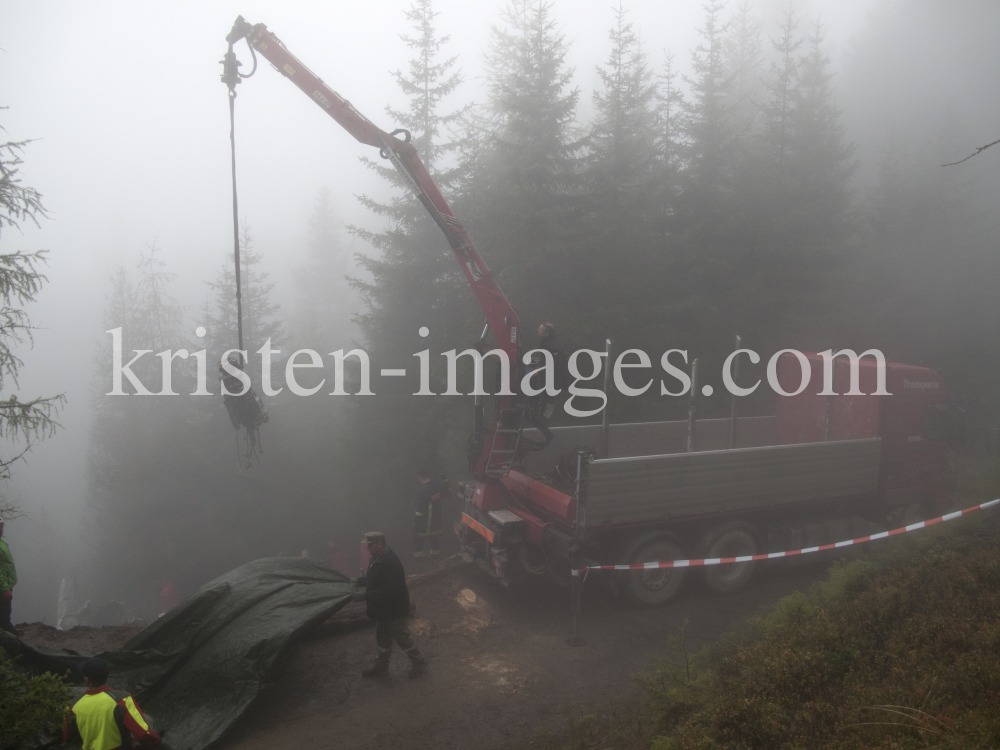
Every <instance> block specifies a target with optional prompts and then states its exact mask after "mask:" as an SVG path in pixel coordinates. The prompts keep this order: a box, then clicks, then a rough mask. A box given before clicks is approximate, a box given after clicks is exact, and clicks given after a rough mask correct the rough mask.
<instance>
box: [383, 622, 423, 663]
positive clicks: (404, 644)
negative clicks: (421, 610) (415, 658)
mask: <svg viewBox="0 0 1000 750" xmlns="http://www.w3.org/2000/svg"><path fill="white" fill-rule="evenodd" d="M393 641H395V642H396V643H398V644H399V647H400V648H401V649H403V651H405V652H406V653H407V654H409V653H410V652H412V651H414V650H416V646H417V644H416V642H415V641H414V640H413V636H412V635H410V626H409V625H408V624H407V622H406V618H405V617H400V618H399V619H398V620H376V621H375V644H376V645H377V646H378V650H379V653H380V654H382V653H388V652H389V651H391V650H392V642H393Z"/></svg>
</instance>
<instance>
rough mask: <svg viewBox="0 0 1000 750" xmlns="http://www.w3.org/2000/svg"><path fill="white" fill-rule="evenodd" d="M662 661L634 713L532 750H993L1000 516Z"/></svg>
mask: <svg viewBox="0 0 1000 750" xmlns="http://www.w3.org/2000/svg"><path fill="white" fill-rule="evenodd" d="M958 471H959V473H960V474H961V471H962V467H959V468H958ZM991 489H992V488H991ZM994 496H995V495H994ZM672 645H673V652H674V654H673V655H674V657H675V658H672V659H666V660H664V661H663V662H661V663H659V664H657V665H656V666H655V667H654V668H653V669H651V670H649V671H647V672H645V673H642V674H640V675H638V676H637V679H638V680H639V682H640V683H641V684H642V685H643V687H644V688H645V690H644V698H643V700H642V701H641V702H639V703H638V704H633V705H630V706H619V707H614V709H613V710H601V711H598V712H596V713H592V714H588V715H581V714H582V711H580V710H578V711H577V713H576V714H574V715H572V716H571V720H570V725H569V726H568V727H567V731H566V732H565V733H564V734H562V735H560V736H558V737H553V736H547V737H540V738H539V741H536V742H535V743H534V746H535V747H538V746H541V747H543V748H553V749H555V748H559V749H560V750H570V749H571V748H572V749H573V750H576V749H577V748H597V749H598V750H603V749H605V748H608V749H610V748H621V749H623V750H624V749H628V750H632V749H633V748H649V749H650V750H723V749H725V750H742V749H746V750H758V749H759V750H772V749H775V750H777V749H779V748H781V749H786V748H787V749H788V750H792V749H798V748H815V749H817V750H825V749H830V750H833V749H834V748H836V749H837V750H878V749H881V748H885V749H886V750H889V749H890V748H892V749H893V750H907V749H908V748H942V749H944V750H947V749H949V748H976V749H982V750H986V749H987V748H993V749H995V750H1000V511H998V510H996V509H991V510H989V511H985V512H983V513H982V514H976V515H974V516H970V517H969V518H965V519H961V520H958V521H954V522H952V523H949V524H945V525H943V526H938V527H934V528H931V529H927V530H924V531H921V532H918V533H916V534H912V535H906V536H903V537H897V538H895V539H893V540H891V541H889V542H886V543H883V547H882V549H881V550H878V551H876V552H874V553H873V554H872V555H870V556H868V557H867V558H865V559H860V560H855V561H853V562H849V563H839V564H836V565H835V566H834V567H833V568H832V570H831V572H830V575H829V577H828V580H826V581H825V582H822V583H820V584H817V585H816V586H814V587H813V588H812V589H811V590H810V592H809V593H808V594H802V593H797V594H794V595H792V596H789V597H786V598H784V599H782V600H781V601H780V602H779V603H778V605H777V606H776V607H775V609H774V611H773V612H771V613H770V614H769V615H767V616H764V617H761V618H756V619H752V620H749V621H747V622H745V623H744V624H743V625H742V626H741V627H740V629H739V631H738V632H736V633H734V634H731V635H730V636H727V637H726V638H724V639H722V641H720V642H719V643H717V644H714V645H712V646H710V647H707V648H706V649H704V650H702V651H701V652H699V653H698V654H696V655H690V654H688V653H687V651H686V648H685V645H684V637H683V633H681V634H679V635H678V638H677V639H675V641H674V643H673V644H672ZM571 713H572V712H571Z"/></svg>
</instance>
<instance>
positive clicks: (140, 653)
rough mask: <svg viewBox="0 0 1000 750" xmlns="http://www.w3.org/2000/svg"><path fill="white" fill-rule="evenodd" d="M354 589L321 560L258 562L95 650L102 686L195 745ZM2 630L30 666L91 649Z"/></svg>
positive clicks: (71, 661) (188, 748) (71, 660)
mask: <svg viewBox="0 0 1000 750" xmlns="http://www.w3.org/2000/svg"><path fill="white" fill-rule="evenodd" d="M355 590H356V587H355V585H354V583H352V582H351V580H350V579H349V578H347V577H346V576H344V575H342V574H340V573H338V572H337V571H335V570H333V569H332V568H330V567H329V566H327V565H324V564H323V563H318V562H315V561H312V560H309V559H305V558H286V557H270V558H264V559H262V560H255V561H253V562H251V563H247V564H246V565H243V566H242V567H239V568H237V569H236V570H233V571H230V572H229V573H226V574H225V575H223V576H220V577H219V578H216V579H215V580H214V581H212V582H210V583H208V584H206V585H204V586H202V587H201V588H200V589H199V590H198V591H197V592H195V593H194V594H193V595H192V596H190V597H189V598H187V599H185V600H184V601H183V602H181V604H179V605H178V606H177V607H175V608H174V609H172V610H170V612H168V613H167V614H166V615H164V616H163V617H161V618H160V619H159V620H157V621H156V622H155V623H153V624H152V625H150V626H149V627H148V628H146V629H145V630H143V631H142V632H140V633H138V634H137V635H136V636H135V637H133V638H132V639H131V640H130V641H129V642H128V643H126V644H125V645H124V646H123V647H122V650H121V651H112V652H107V653H103V654H97V655H98V656H100V657H101V658H104V659H107V660H108V662H109V663H110V664H111V675H110V677H109V678H108V684H109V685H111V686H113V687H115V688H119V689H124V690H128V691H129V692H131V693H132V694H133V695H135V697H136V700H137V701H138V702H139V705H140V706H142V708H143V710H144V711H145V712H146V713H148V714H149V715H150V716H151V717H152V719H153V726H154V728H155V729H156V730H157V731H163V732H164V733H165V736H164V741H165V743H166V744H168V745H169V746H170V747H171V748H173V750H201V749H202V748H205V747H207V746H208V745H209V744H211V743H212V742H213V741H215V740H216V739H218V738H219V737H220V735H221V734H222V733H223V732H224V731H225V730H226V728H228V727H229V726H230V725H231V724H232V723H233V721H235V720H236V719H237V718H238V717H239V716H240V715H241V714H242V713H243V711H244V710H246V708H247V706H248V705H249V704H250V702H251V701H252V700H253V699H254V698H255V697H256V696H257V694H258V692H260V689H261V687H262V686H263V685H264V683H265V682H266V680H267V678H268V676H269V674H270V673H271V671H272V669H273V668H274V666H275V665H276V663H277V662H278V660H279V659H280V658H281V657H282V655H283V654H284V653H285V652H286V651H287V649H288V647H289V646H290V645H291V644H292V642H293V641H294V640H295V638H296V636H298V635H300V634H301V633H303V632H304V631H306V630H308V629H310V628H312V627H314V626H315V625H317V624H319V623H321V622H323V621H324V620H325V619H327V618H328V617H330V616H331V615H332V614H333V613H335V612H336V611H337V610H339V609H340V608H341V607H343V606H344V605H345V604H347V603H348V602H350V601H351V598H352V597H353V595H354V592H355ZM0 636H6V637H2V638H0V646H2V647H4V648H5V649H6V650H8V651H10V652H12V653H15V654H17V653H19V654H21V663H22V664H25V665H26V666H29V667H30V668H32V669H33V670H39V671H44V670H47V671H65V669H67V668H71V667H73V666H75V665H76V664H77V663H79V661H80V660H81V659H82V658H83V657H84V656H89V654H75V653H73V652H70V651H50V650H44V649H32V648H30V647H28V646H26V645H24V644H22V643H21V642H20V641H18V640H17V639H16V638H14V637H13V636H10V635H8V634H6V633H0Z"/></svg>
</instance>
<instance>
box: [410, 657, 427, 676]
mask: <svg viewBox="0 0 1000 750" xmlns="http://www.w3.org/2000/svg"><path fill="white" fill-rule="evenodd" d="M426 671H427V660H426V659H424V657H422V656H421V657H419V658H417V659H414V660H413V666H412V667H410V673H409V675H407V676H408V677H409V678H410V679H411V680H412V679H415V678H417V677H419V676H420V675H422V674H423V673H424V672H426Z"/></svg>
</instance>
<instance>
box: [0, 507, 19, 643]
mask: <svg viewBox="0 0 1000 750" xmlns="http://www.w3.org/2000/svg"><path fill="white" fill-rule="evenodd" d="M3 529H4V522H3V519H2V518H0V630H6V631H7V632H8V633H13V634H14V635H17V631H16V630H15V629H14V625H13V623H11V621H10V611H11V602H12V601H13V599H14V592H13V590H12V589H13V588H14V584H15V583H17V571H16V570H15V569H14V556H13V555H11V554H10V547H8V546H7V542H5V541H4V540H3Z"/></svg>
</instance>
